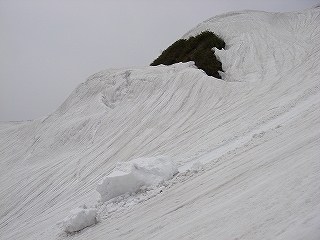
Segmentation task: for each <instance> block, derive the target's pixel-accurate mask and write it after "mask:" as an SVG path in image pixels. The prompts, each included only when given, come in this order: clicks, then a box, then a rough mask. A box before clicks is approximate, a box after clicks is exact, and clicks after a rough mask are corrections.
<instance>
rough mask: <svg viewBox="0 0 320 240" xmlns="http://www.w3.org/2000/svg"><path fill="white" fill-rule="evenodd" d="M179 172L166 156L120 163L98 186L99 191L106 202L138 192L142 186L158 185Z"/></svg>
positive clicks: (102, 199)
mask: <svg viewBox="0 0 320 240" xmlns="http://www.w3.org/2000/svg"><path fill="white" fill-rule="evenodd" d="M177 172H178V169H177V167H176V166H175V164H174V163H173V161H172V160H171V158H169V157H165V156H157V157H151V158H137V159H134V160H131V161H129V162H120V163H117V165H116V167H115V168H114V170H113V172H112V173H110V174H109V175H108V176H106V177H105V178H104V179H103V180H102V181H101V182H100V183H99V184H98V186H97V191H98V192H99V193H100V195H101V201H103V202H104V201H108V200H109V199H111V198H114V197H117V196H120V195H122V194H124V193H127V192H136V191H138V190H139V189H140V188H141V187H142V186H150V185H156V184H159V183H160V182H162V181H165V180H169V179H171V178H172V177H173V176H174V175H175V174H176V173H177Z"/></svg>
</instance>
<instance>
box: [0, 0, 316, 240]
mask: <svg viewBox="0 0 320 240" xmlns="http://www.w3.org/2000/svg"><path fill="white" fill-rule="evenodd" d="M319 11H320V9H319V6H316V7H313V8H310V9H306V10H301V11H297V12H291V13H267V12H257V11H241V12H232V13H226V14H223V15H219V16H215V17H213V18H211V19H208V20H206V21H204V22H203V23H201V24H199V25H198V26H197V27H195V28H194V29H192V30H190V32H188V33H187V34H186V35H185V36H184V37H188V36H190V35H196V34H197V33H199V32H201V31H203V30H211V31H214V32H215V33H217V34H218V35H220V36H221V37H222V38H223V39H225V41H226V43H227V47H226V49H223V50H216V55H217V56H218V57H219V58H220V60H221V61H222V65H223V69H224V70H225V73H224V76H223V80H219V79H215V78H213V77H209V76H207V75H205V74H204V73H203V72H202V71H201V70H198V69H196V68H195V66H194V65H193V63H192V62H190V63H179V64H174V65H172V66H157V67H132V68H126V69H108V70H105V71H101V72H99V73H96V74H94V75H92V76H91V77H89V78H88V79H87V81H86V82H84V83H83V84H80V85H79V86H78V87H77V88H76V89H75V90H74V92H73V93H72V94H71V95H70V97H69V98H68V99H67V100H66V101H65V102H64V103H63V104H62V105H61V107H60V108H59V109H57V110H56V111H55V112H54V113H52V114H50V115H49V116H46V117H43V118H41V119H37V120H34V121H30V122H25V123H12V124H11V123H1V124H0V159H1V166H0V169H1V170H0V171H1V179H0V180H1V189H0V201H1V202H0V219H1V220H0V236H1V239H66V238H69V239H319V236H320V218H319V216H320V180H319V179H320V161H319V159H320V157H319V156H320V148H319V144H320V110H319V109H320V88H319V85H320V81H319V80H320V29H319V28H320V13H319ZM159 155H166V156H169V157H170V158H171V159H172V160H173V161H174V163H175V164H176V165H177V167H178V169H179V173H178V174H176V175H175V176H174V177H173V178H172V179H170V180H166V181H164V182H162V183H161V184H160V185H150V186H145V187H141V188H140V189H139V190H138V191H136V192H127V193H125V194H123V195H120V196H115V197H114V198H111V199H109V200H107V201H105V202H103V201H99V198H100V196H99V193H98V192H97V191H96V188H97V185H98V183H99V182H100V181H101V180H103V179H108V178H105V177H106V176H108V174H110V173H111V171H112V169H114V167H115V166H116V165H117V163H119V162H128V161H129V160H131V159H137V158H144V159H146V158H149V157H154V156H159ZM128 184H130V183H128ZM83 204H86V205H87V206H89V207H88V209H96V211H97V217H99V219H101V220H100V222H99V223H97V224H95V225H92V226H90V227H87V228H85V229H83V230H81V231H78V232H76V233H72V234H70V233H66V232H65V231H63V229H61V228H60V225H59V224H57V222H60V221H61V220H63V219H65V218H66V217H68V215H69V211H70V210H72V209H74V208H75V207H76V206H81V205H83ZM79 212H81V211H77V213H79ZM76 215H77V214H76ZM69 216H70V215H69ZM82 219H83V218H82Z"/></svg>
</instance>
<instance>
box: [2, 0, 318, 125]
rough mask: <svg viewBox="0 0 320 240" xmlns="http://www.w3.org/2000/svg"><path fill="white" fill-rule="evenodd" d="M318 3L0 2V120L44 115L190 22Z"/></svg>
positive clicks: (149, 56)
mask: <svg viewBox="0 0 320 240" xmlns="http://www.w3.org/2000/svg"><path fill="white" fill-rule="evenodd" d="M318 3H319V0H241V1H239V0H127V1H124V0H105V1H102V0H54V1H53V0H0V60H1V62H0V121H17V120H28V119H36V118H39V117H42V116H45V115H48V114H50V113H52V112H53V111H54V110H55V109H56V108H58V107H59V106H60V105H61V104H62V102H63V101H64V100H65V99H66V98H67V97H68V96H69V95H70V94H71V92H72V91H73V90H74V89H75V87H76V86H77V85H78V84H80V83H82V82H84V81H85V80H86V78H87V77H89V76H90V75H92V74H94V73H96V72H98V71H100V70H104V69H107V68H119V67H131V66H147V65H149V64H150V63H151V62H152V61H153V60H154V59H155V58H156V57H157V56H158V55H159V54H160V52H161V50H164V49H165V48H166V47H168V46H169V45H170V44H172V43H173V42H174V41H176V40H177V39H179V38H180V37H181V36H182V35H183V34H184V33H186V32H187V31H188V30H190V29H191V28H193V27H195V26H196V25H197V24H198V23H200V22H202V21H204V20H206V19H208V18H210V17H212V16H215V15H217V14H221V13H225V12H229V11H235V10H244V9H251V10H264V11H270V12H287V11H294V10H299V9H303V8H308V7H311V6H313V5H315V4H318Z"/></svg>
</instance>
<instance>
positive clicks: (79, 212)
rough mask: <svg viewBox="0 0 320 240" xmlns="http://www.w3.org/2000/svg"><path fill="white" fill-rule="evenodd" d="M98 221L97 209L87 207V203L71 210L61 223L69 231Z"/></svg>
mask: <svg viewBox="0 0 320 240" xmlns="http://www.w3.org/2000/svg"><path fill="white" fill-rule="evenodd" d="M97 222H98V216H97V209H94V208H87V207H86V206H85V205H84V206H82V207H78V208H75V209H73V210H71V211H70V215H69V216H68V217H66V218H65V219H63V220H62V221H61V222H60V223H59V225H61V226H62V228H63V230H64V231H65V232H67V233H73V232H76V231H80V230H82V229H84V228H86V227H89V226H91V225H94V224H96V223H97Z"/></svg>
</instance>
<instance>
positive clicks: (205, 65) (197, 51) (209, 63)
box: [150, 31, 225, 78]
mask: <svg viewBox="0 0 320 240" xmlns="http://www.w3.org/2000/svg"><path fill="white" fill-rule="evenodd" d="M214 47H216V48H218V49H222V48H224V47H225V42H224V41H223V40H222V39H221V38H220V37H218V36H216V35H215V34H214V33H213V32H209V31H205V32H202V33H200V34H199V35H197V36H195V37H190V38H189V39H179V40H178V41H176V42H174V43H173V44H172V45H171V46H169V47H168V48H167V49H166V50H164V51H163V52H162V54H161V55H160V56H159V57H158V58H157V59H156V60H154V61H153V62H152V63H151V64H150V65H151V66H157V65H160V64H164V65H171V64H174V63H178V62H189V61H194V62H195V64H196V66H197V67H198V68H200V69H202V70H203V71H205V73H206V74H207V75H209V76H213V77H216V78H221V76H220V74H219V72H218V71H223V70H222V64H221V62H220V61H219V60H218V59H217V58H216V56H215V55H214V51H213V49H212V48H214Z"/></svg>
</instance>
